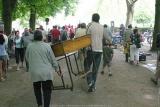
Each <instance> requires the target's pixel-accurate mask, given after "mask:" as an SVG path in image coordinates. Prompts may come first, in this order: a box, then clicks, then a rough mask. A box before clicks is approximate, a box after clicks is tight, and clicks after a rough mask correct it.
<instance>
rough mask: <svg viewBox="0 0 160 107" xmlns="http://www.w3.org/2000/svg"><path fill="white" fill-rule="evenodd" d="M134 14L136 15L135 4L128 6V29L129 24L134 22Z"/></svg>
mask: <svg viewBox="0 0 160 107" xmlns="http://www.w3.org/2000/svg"><path fill="white" fill-rule="evenodd" d="M133 14H134V4H133V5H129V4H127V19H126V27H127V26H128V25H129V24H132V21H133Z"/></svg>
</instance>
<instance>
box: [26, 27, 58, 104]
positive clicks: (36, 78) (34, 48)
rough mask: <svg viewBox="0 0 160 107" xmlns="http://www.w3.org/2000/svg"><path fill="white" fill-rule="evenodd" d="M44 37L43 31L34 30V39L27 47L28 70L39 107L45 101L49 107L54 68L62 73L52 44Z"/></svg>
mask: <svg viewBox="0 0 160 107" xmlns="http://www.w3.org/2000/svg"><path fill="white" fill-rule="evenodd" d="M42 38H43V37H42V32H41V31H40V30H36V31H35V32H34V41H33V42H32V43H30V44H29V45H28V47H27V49H26V55H25V59H26V68H27V71H28V72H30V74H31V79H32V81H33V87H34V93H35V96H36V100H37V104H38V107H42V102H44V107H49V105H50V99H51V92H52V80H53V74H52V71H53V68H54V69H55V71H56V72H57V73H58V75H61V74H60V72H59V70H58V63H57V61H56V59H55V56H54V53H53V52H52V49H51V47H50V45H48V44H47V43H44V42H43V41H42ZM41 88H42V91H43V97H42V92H41ZM42 99H43V101H42Z"/></svg>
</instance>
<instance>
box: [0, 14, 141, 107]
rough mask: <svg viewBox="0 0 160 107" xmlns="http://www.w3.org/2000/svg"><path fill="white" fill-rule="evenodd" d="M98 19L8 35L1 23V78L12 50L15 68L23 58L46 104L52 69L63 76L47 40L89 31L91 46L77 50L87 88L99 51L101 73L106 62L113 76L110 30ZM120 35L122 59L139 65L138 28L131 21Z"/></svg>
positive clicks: (93, 78) (96, 16) (46, 105)
mask: <svg viewBox="0 0 160 107" xmlns="http://www.w3.org/2000/svg"><path fill="white" fill-rule="evenodd" d="M99 20H100V16H99V14H97V13H95V14H93V15H92V21H91V23H89V24H88V25H86V24H85V23H81V24H79V25H78V26H77V28H74V27H73V26H71V25H69V26H66V25H65V26H63V27H58V26H53V29H51V30H50V31H49V32H47V31H45V30H44V28H43V26H40V27H39V28H37V29H36V30H35V31H32V30H31V29H28V28H25V29H24V31H23V33H22V35H20V33H19V31H18V30H13V31H12V32H11V34H10V35H9V36H8V37H7V36H6V35H5V34H4V29H3V26H0V81H5V80H6V78H7V75H6V71H7V63H8V62H9V57H10V56H11V54H14V56H15V61H16V65H17V66H16V70H17V71H19V70H20V68H21V67H24V62H25V64H26V71H27V72H29V73H30V75H31V79H32V82H33V88H34V93H35V96H36V100H37V104H38V107H42V105H44V107H49V105H50V99H51V92H52V80H53V74H52V73H53V72H52V71H55V72H57V74H58V75H59V76H62V74H61V72H60V70H59V65H58V62H57V61H56V58H55V56H54V53H53V51H52V49H51V46H50V44H49V43H51V44H56V43H57V42H63V41H65V40H69V39H74V38H78V37H81V36H84V35H90V37H91V41H92V42H91V48H86V49H81V50H78V58H79V60H80V62H81V63H80V64H81V67H82V69H84V71H85V73H87V75H86V78H87V83H88V92H94V91H95V90H96V80H97V75H98V71H99V66H100V62H101V57H102V55H103V69H102V71H101V74H104V71H105V67H106V66H107V68H108V69H107V71H108V75H109V76H112V72H111V62H112V58H113V56H114V51H113V49H112V47H111V46H112V32H111V31H110V30H109V28H108V26H107V25H106V24H105V25H101V24H100V23H99ZM120 35H121V36H122V37H123V46H124V53H125V61H126V62H130V63H131V64H136V65H138V64H139V48H141V41H142V38H141V35H140V33H139V32H138V28H135V29H132V25H129V26H128V29H124V26H121V28H120ZM84 51H85V52H84ZM83 54H85V55H83ZM82 56H84V57H82ZM91 65H93V66H91ZM91 67H92V68H91ZM90 70H91V71H90ZM41 89H42V90H41ZM42 93H43V94H42ZM42 95H43V97H42ZM42 98H43V99H42Z"/></svg>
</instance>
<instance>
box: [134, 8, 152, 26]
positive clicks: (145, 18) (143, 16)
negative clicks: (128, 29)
mask: <svg viewBox="0 0 160 107" xmlns="http://www.w3.org/2000/svg"><path fill="white" fill-rule="evenodd" d="M134 20H135V21H136V23H138V24H142V25H143V27H144V25H145V24H149V23H150V22H151V20H152V17H151V16H150V15H149V14H147V13H146V12H145V11H140V12H138V14H137V15H135V18H134Z"/></svg>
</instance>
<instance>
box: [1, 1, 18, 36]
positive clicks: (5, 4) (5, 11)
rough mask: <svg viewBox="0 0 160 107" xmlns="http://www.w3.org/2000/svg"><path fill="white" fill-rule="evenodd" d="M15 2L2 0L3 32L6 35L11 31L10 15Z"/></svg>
mask: <svg viewBox="0 0 160 107" xmlns="http://www.w3.org/2000/svg"><path fill="white" fill-rule="evenodd" d="M16 4H17V0H2V20H3V22H4V32H5V33H6V35H9V34H10V33H11V29H12V15H13V11H14V9H15V7H16Z"/></svg>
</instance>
